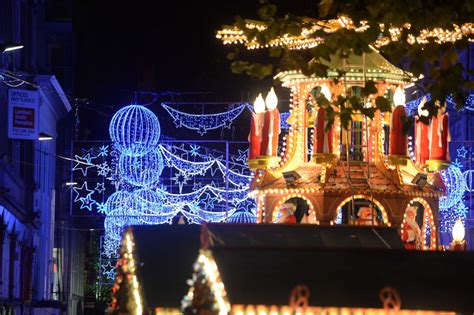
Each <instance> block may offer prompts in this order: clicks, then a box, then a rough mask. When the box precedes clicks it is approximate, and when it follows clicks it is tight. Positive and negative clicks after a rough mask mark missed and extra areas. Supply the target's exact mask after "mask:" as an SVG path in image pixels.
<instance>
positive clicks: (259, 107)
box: [253, 93, 268, 114]
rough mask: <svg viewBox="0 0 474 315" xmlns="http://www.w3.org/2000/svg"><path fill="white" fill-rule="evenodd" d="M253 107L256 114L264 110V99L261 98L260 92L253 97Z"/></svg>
mask: <svg viewBox="0 0 474 315" xmlns="http://www.w3.org/2000/svg"><path fill="white" fill-rule="evenodd" d="M267 98H268V96H267ZM253 108H254V110H255V113H256V114H260V113H263V112H264V111H265V101H264V100H263V96H262V93H260V94H258V96H257V98H256V99H255V102H254V103H253Z"/></svg>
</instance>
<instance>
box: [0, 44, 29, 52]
mask: <svg viewBox="0 0 474 315" xmlns="http://www.w3.org/2000/svg"><path fill="white" fill-rule="evenodd" d="M23 47H24V46H23V45H22V44H17V43H12V42H6V43H3V44H0V53H1V54H3V53H6V52H9V51H14V50H18V49H22V48H23Z"/></svg>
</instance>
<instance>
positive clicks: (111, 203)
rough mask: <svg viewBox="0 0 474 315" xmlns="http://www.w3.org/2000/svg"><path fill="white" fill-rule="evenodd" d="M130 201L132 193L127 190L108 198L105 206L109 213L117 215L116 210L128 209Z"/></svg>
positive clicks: (117, 192)
mask: <svg viewBox="0 0 474 315" xmlns="http://www.w3.org/2000/svg"><path fill="white" fill-rule="evenodd" d="M129 200H130V193H129V192H127V191H125V190H119V191H116V192H114V193H113V194H112V195H110V196H109V198H107V201H106V202H105V206H106V209H107V213H115V212H116V209H119V208H121V209H123V208H127V206H128V202H129Z"/></svg>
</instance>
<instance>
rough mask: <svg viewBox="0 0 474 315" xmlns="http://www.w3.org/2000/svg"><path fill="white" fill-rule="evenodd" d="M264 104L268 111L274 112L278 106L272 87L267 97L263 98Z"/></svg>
mask: <svg viewBox="0 0 474 315" xmlns="http://www.w3.org/2000/svg"><path fill="white" fill-rule="evenodd" d="M265 104H266V105H267V109H268V110H274V109H275V108H276V107H277V105H278V97H277V95H276V93H275V90H274V89H273V87H272V88H271V89H270V92H268V94H267V97H266V98H265Z"/></svg>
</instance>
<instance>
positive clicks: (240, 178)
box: [217, 161, 252, 187]
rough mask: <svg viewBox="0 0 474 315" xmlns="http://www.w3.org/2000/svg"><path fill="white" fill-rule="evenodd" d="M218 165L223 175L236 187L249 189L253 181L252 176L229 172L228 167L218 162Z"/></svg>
mask: <svg viewBox="0 0 474 315" xmlns="http://www.w3.org/2000/svg"><path fill="white" fill-rule="evenodd" d="M217 165H218V166H219V169H220V170H221V172H222V174H223V175H224V176H226V177H227V180H228V181H229V182H230V183H232V184H233V185H235V186H238V187H247V186H248V185H249V183H250V180H251V179H252V176H249V175H243V174H239V173H237V172H234V171H232V170H228V169H227V168H226V166H225V165H224V164H223V163H222V162H219V161H217Z"/></svg>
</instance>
